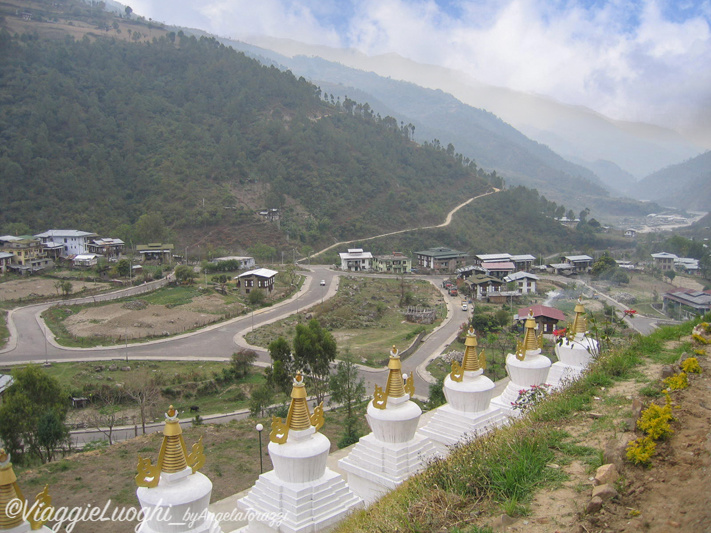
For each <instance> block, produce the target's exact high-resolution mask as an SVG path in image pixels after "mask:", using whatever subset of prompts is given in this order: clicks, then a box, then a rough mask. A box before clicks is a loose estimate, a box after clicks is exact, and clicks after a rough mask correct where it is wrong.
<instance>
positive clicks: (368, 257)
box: [338, 248, 373, 272]
mask: <svg viewBox="0 0 711 533" xmlns="http://www.w3.org/2000/svg"><path fill="white" fill-rule="evenodd" d="M338 255H339V256H340V258H341V270H348V271H351V272H360V271H363V270H370V269H371V267H372V265H371V261H372V260H373V254H371V253H370V252H364V251H363V249H362V248H349V249H348V251H347V252H340V253H339V254H338Z"/></svg>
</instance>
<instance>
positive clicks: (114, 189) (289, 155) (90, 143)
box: [0, 32, 489, 242]
mask: <svg viewBox="0 0 711 533" xmlns="http://www.w3.org/2000/svg"><path fill="white" fill-rule="evenodd" d="M0 69H1V71H2V86H1V87H0V102H1V103H2V105H1V106H0V131H1V132H2V133H0V135H1V136H2V143H1V146H0V186H1V187H2V189H3V191H4V194H3V209H2V213H1V214H0V223H3V224H6V223H8V222H24V223H27V224H28V225H29V226H30V227H31V228H33V229H37V230H41V229H45V228H47V227H53V226H54V227H58V226H61V227H74V226H75V227H82V228H86V229H91V230H94V231H98V232H111V231H114V230H116V229H117V228H119V227H120V226H121V225H122V224H131V223H133V222H135V220H136V219H137V218H138V217H139V216H140V215H141V214H143V213H146V212H158V213H160V214H162V215H163V217H164V219H165V220H166V222H167V223H168V225H169V226H171V227H173V228H175V229H180V228H187V227H206V226H213V225H216V224H225V223H228V224H240V223H242V222H244V221H245V220H247V219H249V220H250V221H251V217H252V215H253V213H254V211H255V210H256V209H258V208H265V207H269V208H281V209H282V210H283V211H284V212H285V218H284V219H283V220H282V229H284V230H285V231H290V232H291V235H292V236H299V237H301V239H302V240H304V241H307V242H308V241H315V240H318V239H319V238H320V237H326V236H327V235H328V234H329V233H330V234H332V235H333V236H336V237H347V236H352V235H354V234H369V233H375V232H377V231H380V230H382V229H389V228H398V227H402V226H403V225H405V224H408V223H411V222H414V221H418V222H421V221H432V222H435V221H439V220H440V219H441V217H442V216H443V214H444V213H445V212H446V211H447V210H448V209H449V208H451V207H452V206H453V205H455V204H456V203H457V202H458V201H459V199H460V198H462V197H465V196H467V195H474V194H478V193H480V192H483V191H484V190H486V189H487V187H489V185H488V184H487V183H486V181H485V180H484V179H482V177H486V176H485V174H484V173H483V172H481V171H479V172H477V169H476V166H475V165H474V164H473V163H470V162H469V161H466V160H463V159H462V158H461V157H455V154H451V153H447V150H445V149H443V148H441V147H439V146H435V145H426V146H419V145H416V144H415V143H414V142H412V141H411V140H410V129H409V128H408V127H407V126H404V125H399V124H398V123H397V121H395V120H394V119H391V118H389V117H386V118H381V117H379V116H377V115H374V114H373V113H372V111H370V109H369V106H368V105H367V104H363V105H361V104H358V103H356V102H353V101H348V102H345V103H344V104H343V105H338V106H336V105H332V104H331V103H330V102H325V101H324V100H323V99H322V98H321V97H320V91H319V89H318V88H317V87H315V86H313V85H311V84H309V83H307V82H306V81H304V80H303V78H302V79H296V78H295V77H294V76H293V75H291V74H290V73H288V72H286V73H284V72H280V71H279V70H278V69H276V68H266V67H263V66H260V65H259V64H258V63H257V62H255V61H254V60H251V59H248V58H246V57H245V56H244V55H243V54H241V53H237V52H235V51H234V50H232V49H229V48H227V47H224V46H222V45H220V44H219V43H217V42H216V41H215V40H212V39H205V38H203V39H196V38H194V37H186V36H184V35H182V34H179V35H177V36H175V35H173V34H168V38H165V37H161V38H160V39H156V40H154V41H153V42H152V43H150V44H137V43H126V42H121V41H115V40H110V39H98V40H93V41H92V40H90V39H87V38H85V39H83V40H81V41H76V40H73V39H70V38H67V39H65V40H63V41H44V40H41V39H37V38H34V37H32V36H28V35H23V36H21V37H17V36H11V35H10V34H9V33H7V32H3V33H2V34H1V35H0ZM226 208H227V209H226Z"/></svg>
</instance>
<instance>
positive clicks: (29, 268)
mask: <svg viewBox="0 0 711 533" xmlns="http://www.w3.org/2000/svg"><path fill="white" fill-rule="evenodd" d="M3 242H4V244H3V245H2V246H1V247H0V252H5V253H10V254H12V256H13V257H12V258H11V259H10V262H9V263H7V261H6V265H7V267H8V268H9V269H10V270H14V271H16V272H19V273H20V274H25V273H27V272H38V271H40V270H44V269H46V268H51V267H53V266H54V262H53V261H52V260H51V259H50V258H48V257H47V254H46V253H45V251H44V249H43V247H42V242H41V241H40V240H39V239H33V238H28V239H23V238H20V239H16V240H9V241H8V240H4V241H3Z"/></svg>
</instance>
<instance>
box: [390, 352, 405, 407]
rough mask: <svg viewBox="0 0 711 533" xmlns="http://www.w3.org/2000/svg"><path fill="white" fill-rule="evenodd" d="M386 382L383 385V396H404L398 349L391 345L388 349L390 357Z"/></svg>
mask: <svg viewBox="0 0 711 533" xmlns="http://www.w3.org/2000/svg"><path fill="white" fill-rule="evenodd" d="M388 368H389V369H390V373H389V374H388V384H387V385H386V386H385V396H387V397H388V398H401V397H403V396H405V383H404V382H403V379H402V362H401V361H400V355H398V350H397V348H395V346H394V345H393V349H392V350H390V359H389V360H388Z"/></svg>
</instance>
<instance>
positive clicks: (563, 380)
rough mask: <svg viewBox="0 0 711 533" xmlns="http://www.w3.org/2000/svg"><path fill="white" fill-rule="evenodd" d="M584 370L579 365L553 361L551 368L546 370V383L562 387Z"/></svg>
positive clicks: (554, 386) (558, 387)
mask: <svg viewBox="0 0 711 533" xmlns="http://www.w3.org/2000/svg"><path fill="white" fill-rule="evenodd" d="M584 371H585V369H584V368H583V367H581V366H571V365H566V364H565V363H561V362H560V361H558V362H557V363H553V365H552V366H551V369H550V370H549V371H548V377H547V378H546V383H548V384H549V385H550V386H551V387H553V388H554V389H562V388H565V387H567V386H568V385H569V384H570V383H572V382H573V381H575V380H577V379H579V378H580V376H582V375H583V372H584Z"/></svg>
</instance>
